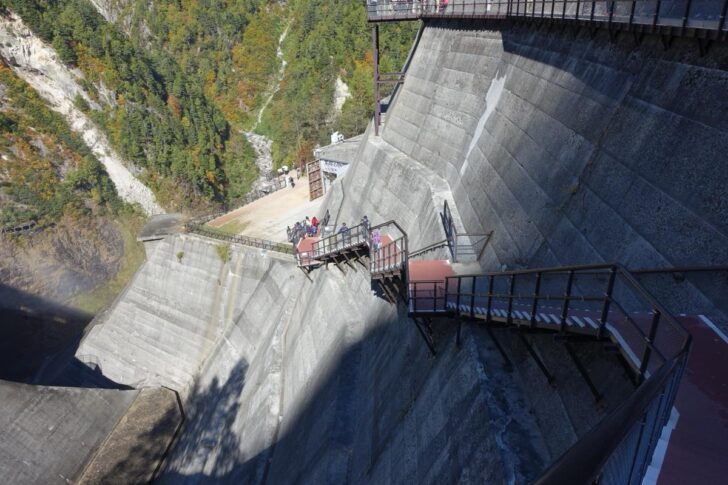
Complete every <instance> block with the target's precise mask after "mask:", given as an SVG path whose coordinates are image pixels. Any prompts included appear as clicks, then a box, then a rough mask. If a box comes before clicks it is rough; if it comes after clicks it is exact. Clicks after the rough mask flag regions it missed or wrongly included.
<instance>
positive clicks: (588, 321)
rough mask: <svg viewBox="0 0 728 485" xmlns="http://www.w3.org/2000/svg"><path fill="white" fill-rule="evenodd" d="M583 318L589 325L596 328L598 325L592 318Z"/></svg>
mask: <svg viewBox="0 0 728 485" xmlns="http://www.w3.org/2000/svg"><path fill="white" fill-rule="evenodd" d="M584 320H586V323H588V324H589V325H591V326H592V327H594V328H598V327H599V325H597V324H596V323H594V320H592V319H591V318H589V317H584Z"/></svg>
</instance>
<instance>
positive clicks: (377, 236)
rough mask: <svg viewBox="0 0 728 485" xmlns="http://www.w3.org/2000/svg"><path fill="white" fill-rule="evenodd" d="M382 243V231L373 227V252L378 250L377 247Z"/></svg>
mask: <svg viewBox="0 0 728 485" xmlns="http://www.w3.org/2000/svg"><path fill="white" fill-rule="evenodd" d="M381 245H382V233H381V232H379V229H374V230H373V231H372V246H373V247H374V252H375V253H376V252H377V251H379V247H380V246H381Z"/></svg>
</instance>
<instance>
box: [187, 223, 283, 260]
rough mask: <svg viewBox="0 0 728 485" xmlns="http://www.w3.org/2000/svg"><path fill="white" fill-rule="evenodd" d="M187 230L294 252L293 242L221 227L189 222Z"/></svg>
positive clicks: (248, 244)
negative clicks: (227, 230)
mask: <svg viewBox="0 0 728 485" xmlns="http://www.w3.org/2000/svg"><path fill="white" fill-rule="evenodd" d="M186 228H187V232H191V233H194V234H199V235H200V236H205V237H209V238H212V239H217V240H219V241H224V242H229V243H233V244H241V245H243V246H248V247H252V248H259V249H265V250H267V251H275V252H278V253H283V254H291V255H292V254H294V250H293V246H292V245H291V244H286V243H280V242H275V241H269V240H267V239H259V238H257V237H250V236H242V235H235V234H229V233H226V232H224V231H220V230H219V229H215V228H212V227H209V226H205V225H204V224H200V223H188V224H187V226H186Z"/></svg>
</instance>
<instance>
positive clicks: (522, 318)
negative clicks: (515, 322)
mask: <svg viewBox="0 0 728 485" xmlns="http://www.w3.org/2000/svg"><path fill="white" fill-rule="evenodd" d="M513 313H515V314H516V316H517V317H518V318H520V319H521V320H525V318H524V317H523V313H521V312H519V311H518V310H513Z"/></svg>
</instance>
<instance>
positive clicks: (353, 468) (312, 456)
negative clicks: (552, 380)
mask: <svg viewBox="0 0 728 485" xmlns="http://www.w3.org/2000/svg"><path fill="white" fill-rule="evenodd" d="M435 326H436V327H438V328H437V329H436V333H437V334H438V346H439V349H438V351H439V353H438V357H437V358H436V359H434V358H432V357H431V355H430V353H429V350H428V349H427V346H426V345H425V343H424V342H423V341H422V340H421V339H420V337H419V335H417V332H416V330H415V328H414V326H413V325H404V324H403V321H402V320H393V321H390V322H388V323H386V324H385V325H382V326H379V327H378V328H377V329H375V330H373V331H370V332H369V333H367V335H366V336H364V337H363V338H362V339H361V340H358V341H356V342H354V343H351V344H350V345H349V346H347V348H346V349H345V350H343V351H342V352H341V353H340V354H339V355H338V356H337V357H336V358H334V359H333V360H332V362H331V363H330V364H329V365H327V366H326V368H325V369H324V370H323V371H322V372H319V373H314V374H313V375H312V376H311V378H310V380H309V381H308V383H307V384H306V385H305V387H304V388H303V389H301V393H302V395H303V396H305V397H304V398H303V399H302V401H301V402H300V404H298V405H295V406H293V407H290V406H291V404H290V403H289V404H288V405H289V409H286V410H284V411H285V412H286V414H285V417H284V421H283V427H282V428H281V429H280V430H277V431H276V433H275V437H274V440H273V441H274V442H273V444H272V445H270V446H268V447H265V448H261V449H260V451H258V452H257V453H256V454H255V455H254V456H249V455H245V454H243V453H242V452H241V451H240V450H241V448H243V449H244V448H250V447H251V444H252V443H255V442H261V441H263V439H262V438H259V437H256V432H257V431H260V427H259V426H258V423H251V422H246V423H244V424H242V423H240V422H237V423H236V414H237V413H238V412H239V406H240V404H239V401H238V399H239V394H240V393H241V391H242V387H243V382H242V376H241V375H240V373H241V372H242V368H236V369H235V370H234V371H233V373H232V374H231V376H230V378H228V379H227V381H226V382H225V383H223V384H218V382H217V381H213V382H212V383H211V384H210V385H209V386H206V387H200V388H197V389H195V391H194V392H193V393H192V395H191V401H192V402H193V403H199V404H193V406H192V407H197V406H198V405H199V406H200V409H199V411H197V412H195V411H190V415H189V421H188V425H187V427H186V429H185V430H184V431H183V437H182V438H181V439H180V441H179V443H178V444H177V445H176V446H175V448H174V449H173V451H172V459H171V460H170V461H169V463H167V464H166V465H165V470H164V471H163V472H162V474H161V476H160V478H159V480H158V481H159V482H160V483H169V484H179V483H196V484H199V483H266V484H279V483H301V484H308V483H311V484H313V483H316V484H319V483H321V484H323V483H361V482H366V481H377V480H378V479H382V478H383V477H388V478H389V479H391V481H393V482H394V483H397V482H398V481H399V480H400V479H402V480H405V479H406V480H409V481H410V482H411V483H434V482H438V483H453V482H457V481H463V480H464V481H467V480H468V479H472V478H473V477H472V473H477V476H479V477H481V478H484V477H485V478H484V481H485V482H488V483H505V482H507V481H508V480H507V479H506V477H505V474H506V473H507V472H504V471H503V467H504V464H503V462H501V459H502V456H501V453H503V450H501V453H498V452H494V450H493V449H492V447H493V444H494V442H495V440H497V439H501V434H502V433H503V431H502V430H495V429H494V426H493V425H492V424H490V423H489V419H492V417H493V415H492V414H489V413H490V411H492V408H491V405H489V404H487V403H486V402H485V400H486V398H485V397H484V394H482V390H481V387H480V386H474V387H472V388H470V390H469V391H467V392H463V393H462V396H460V395H459V396H458V397H455V396H452V399H453V402H451V403H450V404H448V406H447V407H448V408H450V409H444V410H443V409H439V408H438V411H437V412H432V413H430V412H429V411H427V409H428V408H429V407H431V406H436V404H435V403H434V402H431V401H432V400H433V397H434V396H437V395H438V394H439V393H440V392H444V390H442V389H440V390H438V389H434V388H432V386H433V385H435V386H437V384H433V383H432V382H431V380H430V377H431V375H432V374H433V373H436V374H437V375H438V376H439V377H438V378H436V379H435V381H437V380H438V379H443V373H444V374H445V375H451V374H457V373H458V371H456V369H458V368H459V366H462V365H463V359H464V360H465V362H466V363H465V364H464V365H466V366H468V365H470V364H473V365H474V363H473V362H469V360H470V358H471V357H468V355H469V354H468V353H467V352H465V353H464V350H457V349H456V348H455V345H454V333H455V330H456V326H455V325H452V322H449V321H445V320H443V321H439V322H436V325H435ZM472 329H474V331H475V332H477V333H478V336H476V337H475V338H476V339H477V340H478V342H479V344H478V345H484V346H485V348H490V347H492V343H489V341H488V340H484V339H487V336H486V335H485V333H484V332H483V331H482V329H476V327H472ZM489 352H490V353H491V354H493V350H492V349H491V350H489ZM385 355H386V356H387V357H384V356H385ZM390 366H391V367H393V368H392V369H389V367H390ZM502 367H503V366H502V363H501V359H500V358H499V357H498V358H497V361H496V363H495V364H494V366H493V367H490V368H489V370H488V372H489V373H493V374H495V373H499V374H500V373H505V372H508V375H510V371H506V370H504V369H502ZM438 368H439V369H438ZM388 373H389V375H387V374H388ZM370 374H375V375H376V376H378V377H374V378H373V377H372V376H371V375H370ZM456 380H457V379H456ZM469 385H472V383H470V384H469ZM488 392H490V391H488ZM500 392H501V391H500V390H494V391H493V393H494V394H498V393H500ZM504 396H505V394H504ZM251 401H252V402H256V401H257V400H256V399H253V400H251ZM496 406H498V407H503V411H504V412H507V411H508V409H510V408H511V407H513V406H518V403H517V402H514V401H510V400H508V399H506V398H505V397H504V398H503V399H502V400H501V402H500V404H497V405H496ZM442 412H445V414H444V415H441V414H440V413H442ZM407 416H409V417H407ZM415 416H418V417H417V418H415ZM420 420H421V422H418V421H420ZM415 422H418V424H416V426H418V427H419V428H420V429H417V430H414V429H410V430H409V434H410V436H409V439H411V440H416V439H417V436H419V433H421V432H422V433H424V434H425V435H427V434H428V433H427V432H424V431H422V429H430V430H433V429H440V431H439V435H438V437H436V438H434V437H431V438H432V440H431V441H427V442H426V443H421V444H418V445H417V449H416V450H414V449H413V448H412V445H413V443H409V448H407V445H406V443H402V442H401V440H402V439H403V436H404V435H407V432H405V433H404V435H403V433H402V430H403V428H404V427H406V426H412V425H415ZM535 433H537V432H534V431H533V430H530V429H517V427H515V426H509V427H508V429H507V430H506V431H505V434H507V435H508V436H507V437H506V438H505V440H506V442H508V443H509V444H508V445H507V446H508V447H510V446H512V445H511V444H510V443H511V442H518V443H519V445H518V458H517V461H519V462H520V465H519V468H518V470H517V472H516V473H517V474H518V476H519V477H522V478H523V480H521V481H520V482H524V483H525V482H530V481H532V480H533V479H534V478H536V477H537V476H538V474H540V473H541V471H542V470H544V469H545V467H546V465H547V463H545V462H544V461H543V459H542V455H540V454H539V452H538V451H537V449H538V445H536V444H534V442H533V441H532V440H533V438H532V436H533V435H534V434H535ZM404 439H408V438H404ZM400 448H401V449H400ZM397 453H401V454H402V457H401V460H400V462H399V463H391V464H390V460H392V459H393V457H394V456H395V455H396V454H397ZM413 453H414V454H415V455H416V456H415V455H413ZM413 460H414V461H415V462H416V464H413ZM390 466H391V467H392V469H391V470H390ZM476 470H477V472H476ZM382 473H384V475H382ZM468 474H471V475H468ZM520 482H519V483H520Z"/></svg>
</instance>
